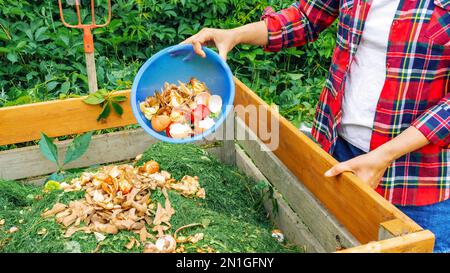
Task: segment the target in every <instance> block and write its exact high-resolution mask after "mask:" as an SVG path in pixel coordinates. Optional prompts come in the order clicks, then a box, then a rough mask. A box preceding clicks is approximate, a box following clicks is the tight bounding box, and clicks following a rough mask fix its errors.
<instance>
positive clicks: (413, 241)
mask: <svg viewBox="0 0 450 273" xmlns="http://www.w3.org/2000/svg"><path fill="white" fill-rule="evenodd" d="M433 248H434V234H433V233H431V232H430V231H429V230H423V231H419V232H414V233H409V234H406V235H403V236H398V237H394V238H391V239H387V240H383V241H378V242H370V243H368V244H365V245H361V246H357V247H353V248H349V249H345V250H342V251H338V253H431V252H433Z"/></svg>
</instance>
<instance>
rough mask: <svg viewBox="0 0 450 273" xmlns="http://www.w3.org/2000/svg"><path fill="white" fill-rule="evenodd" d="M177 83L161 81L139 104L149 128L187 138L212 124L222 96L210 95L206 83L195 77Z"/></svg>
mask: <svg viewBox="0 0 450 273" xmlns="http://www.w3.org/2000/svg"><path fill="white" fill-rule="evenodd" d="M178 84H179V86H177V85H175V84H169V83H167V82H166V83H165V84H164V88H163V89H162V91H161V93H160V92H158V91H156V92H155V93H154V95H153V96H150V97H147V98H146V99H145V101H143V102H141V103H140V104H139V106H140V110H141V111H142V113H143V114H144V116H145V118H146V119H148V120H149V121H150V122H151V125H152V128H153V130H155V131H156V132H164V133H165V134H166V136H168V137H171V138H187V137H192V136H194V135H196V134H201V133H203V132H204V131H206V130H208V129H209V128H211V127H213V126H214V124H215V123H216V120H217V118H218V117H219V115H220V112H221V110H222V98H221V97H220V96H218V95H211V93H210V91H209V90H208V88H207V87H206V84H205V83H203V82H200V81H199V80H197V79H196V78H191V79H190V81H189V82H187V83H186V84H185V83H182V82H180V81H178Z"/></svg>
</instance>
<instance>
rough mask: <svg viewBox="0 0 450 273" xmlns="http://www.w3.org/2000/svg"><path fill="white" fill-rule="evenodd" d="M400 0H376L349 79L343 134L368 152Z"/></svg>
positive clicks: (344, 105)
mask: <svg viewBox="0 0 450 273" xmlns="http://www.w3.org/2000/svg"><path fill="white" fill-rule="evenodd" d="M399 2H400V0H373V1H372V5H371V7H370V10H369V13H368V15H367V20H366V22H365V25H364V30H363V34H362V38H361V42H360V44H359V45H358V48H357V51H356V53H355V56H354V59H353V62H352V63H351V65H350V69H349V72H348V74H347V77H346V80H345V93H344V98H343V103H342V114H343V115H342V123H341V127H340V130H339V135H340V136H341V137H342V138H344V139H345V140H347V141H348V142H349V143H351V144H352V145H354V146H356V147H358V148H360V149H361V150H363V151H365V152H368V151H369V149H370V139H371V137H372V128H373V122H374V118H375V111H376V107H377V104H378V99H379V98H380V93H381V90H382V88H383V85H384V82H385V79H386V53H387V46H388V38H389V32H390V29H391V25H392V21H393V19H394V15H395V12H396V11H397V7H398V4H399Z"/></svg>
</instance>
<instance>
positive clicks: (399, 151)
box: [325, 126, 430, 188]
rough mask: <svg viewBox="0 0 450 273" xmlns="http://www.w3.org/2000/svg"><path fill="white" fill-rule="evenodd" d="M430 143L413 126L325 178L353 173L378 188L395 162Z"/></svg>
mask: <svg viewBox="0 0 450 273" xmlns="http://www.w3.org/2000/svg"><path fill="white" fill-rule="evenodd" d="M428 143H430V141H429V140H428V139H427V138H426V137H425V136H424V135H423V134H422V133H421V132H420V131H419V130H418V129H416V128H415V127H413V126H411V127H409V128H408V129H406V130H405V131H403V132H402V133H401V134H400V135H398V136H397V137H395V138H394V139H392V140H391V141H388V142H386V143H385V144H383V145H381V146H380V147H378V148H376V149H375V150H373V151H371V152H369V153H367V154H364V155H361V156H358V157H355V158H353V159H350V160H348V161H345V162H341V163H339V164H337V165H335V166H334V167H333V168H331V169H330V170H328V171H327V172H326V173H325V176H327V177H333V176H337V175H338V174H341V173H343V172H353V173H354V174H355V175H356V176H358V177H359V178H361V180H362V181H363V182H365V183H367V184H368V185H370V186H371V187H372V188H376V187H377V186H378V184H379V183H380V181H381V178H382V177H383V175H384V172H385V171H386V169H387V168H388V167H389V165H390V164H391V163H392V162H393V161H394V160H396V159H397V158H399V157H401V156H403V155H405V154H407V153H410V152H413V151H415V150H417V149H420V148H422V147H423V146H425V145H427V144H428Z"/></svg>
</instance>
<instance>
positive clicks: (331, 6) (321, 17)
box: [182, 0, 340, 59]
mask: <svg viewBox="0 0 450 273" xmlns="http://www.w3.org/2000/svg"><path fill="white" fill-rule="evenodd" d="M339 3H340V1H339V0H312V1H311V0H309V1H307V0H300V1H298V2H296V3H294V4H293V5H291V6H290V7H289V8H286V9H283V10H281V11H279V12H275V11H274V10H273V9H272V8H270V7H269V8H267V9H266V10H265V11H264V15H263V16H262V21H260V22H256V23H252V24H248V25H245V26H242V27H238V28H235V29H229V30H225V29H211V28H206V29H202V30H201V31H200V32H199V33H197V34H195V35H194V36H192V37H190V38H188V39H187V40H185V41H183V42H182V43H184V44H193V46H194V50H195V53H197V54H198V55H200V56H202V57H205V56H206V55H205V52H204V51H203V50H202V45H215V46H216V47H217V49H218V50H219V54H220V56H222V58H223V59H226V58H227V54H228V52H229V51H230V50H232V49H233V48H234V47H235V46H236V45H237V44H250V45H259V46H264V48H265V50H267V51H273V52H275V51H279V50H281V49H282V48H284V47H292V46H301V45H304V44H306V43H307V42H312V41H314V40H315V39H317V37H318V36H319V33H320V32H321V31H322V30H324V29H325V28H327V27H328V26H329V25H331V24H332V23H333V22H334V20H335V19H336V18H337V16H338V14H339Z"/></svg>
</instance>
